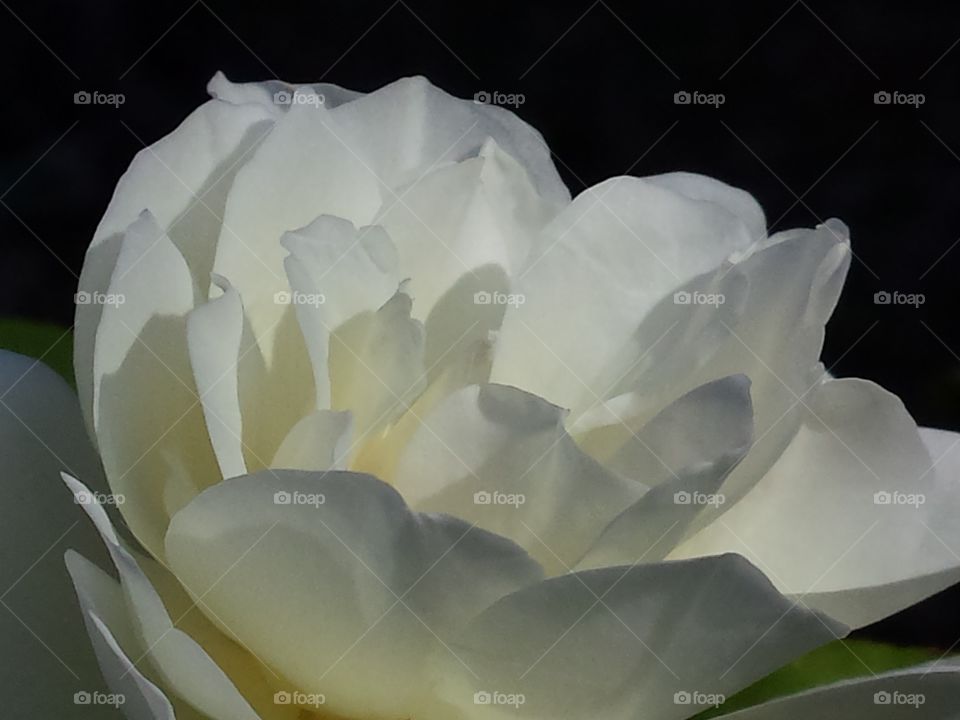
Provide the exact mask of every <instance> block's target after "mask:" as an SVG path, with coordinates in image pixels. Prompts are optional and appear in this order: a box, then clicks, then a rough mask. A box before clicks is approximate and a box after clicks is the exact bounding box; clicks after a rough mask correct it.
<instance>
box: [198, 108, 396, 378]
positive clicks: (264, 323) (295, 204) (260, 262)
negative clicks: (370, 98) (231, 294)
mask: <svg viewBox="0 0 960 720" xmlns="http://www.w3.org/2000/svg"><path fill="white" fill-rule="evenodd" d="M311 101H313V102H311ZM317 101H318V96H316V95H314V94H311V93H309V92H303V91H298V93H297V95H296V100H295V102H294V105H293V106H292V107H291V109H290V110H289V112H287V113H286V114H284V115H283V117H282V118H280V119H279V120H277V122H276V125H275V126H274V128H273V130H272V131H271V132H270V134H269V135H268V136H267V138H266V140H264V141H263V142H262V143H261V144H260V146H259V147H258V148H257V149H256V151H255V152H254V154H253V157H252V159H251V160H250V161H249V162H248V163H247V164H246V165H245V166H244V167H243V168H242V169H241V170H240V172H238V173H237V178H236V181H235V183H234V187H233V189H232V190H231V192H230V196H229V197H228V198H227V205H226V214H225V215H224V219H223V227H222V229H221V232H220V238H219V240H218V242H217V250H216V257H215V260H214V264H213V269H214V271H215V272H217V273H218V274H220V275H223V276H224V277H226V278H227V279H228V280H229V281H230V282H231V284H232V285H233V286H234V287H236V288H237V290H238V291H239V292H240V295H241V296H242V297H243V302H244V307H245V309H246V311H247V314H248V316H249V318H250V324H251V327H252V329H253V333H254V335H255V336H256V337H257V338H258V340H259V342H260V344H261V345H262V346H263V347H264V355H265V357H266V359H267V364H268V366H269V365H271V364H272V363H273V362H274V361H275V359H276V358H277V357H278V355H282V353H278V351H276V350H275V347H274V340H275V337H276V334H277V331H276V327H275V326H276V324H277V322H278V320H279V318H280V316H281V314H282V311H283V307H282V306H281V305H278V304H277V303H276V302H275V299H274V298H275V296H276V294H277V293H279V292H285V291H287V290H289V287H288V285H287V279H286V277H285V275H284V269H283V258H284V254H285V253H284V249H283V247H282V246H281V244H280V238H281V236H282V235H283V234H284V233H285V232H287V231H289V230H295V229H297V228H302V227H305V226H306V225H308V224H309V223H311V222H312V221H313V220H314V219H315V218H317V217H318V216H320V215H324V214H328V215H337V216H339V217H342V218H346V219H348V220H350V221H352V222H354V223H357V224H366V223H368V222H369V221H370V220H371V218H372V217H373V214H374V213H375V212H376V209H377V207H379V205H380V192H379V188H378V180H377V176H376V175H375V174H374V172H373V171H372V170H371V169H370V168H369V167H368V166H367V165H366V163H365V162H364V160H363V158H362V153H361V151H360V149H359V148H360V147H361V144H362V137H358V136H357V135H356V134H355V133H354V128H350V127H345V126H343V125H342V124H340V123H338V122H337V121H336V120H335V119H334V118H333V117H332V116H331V112H330V111H329V110H327V109H326V108H324V107H323V105H322V104H318V102H317Z"/></svg>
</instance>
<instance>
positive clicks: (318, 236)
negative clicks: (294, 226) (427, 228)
mask: <svg viewBox="0 0 960 720" xmlns="http://www.w3.org/2000/svg"><path fill="white" fill-rule="evenodd" d="M282 243H283V246H284V247H285V248H286V249H287V250H289V251H290V256H289V257H287V258H286V259H285V260H284V267H285V269H286V273H287V278H288V280H289V283H290V289H291V292H290V293H287V294H285V295H281V296H279V298H280V299H281V300H284V301H289V302H290V303H291V304H292V306H293V307H294V310H295V313H296V317H297V322H298V324H299V326H300V330H301V332H302V333H303V337H304V341H305V342H306V347H307V352H308V353H309V356H310V362H311V364H312V366H313V376H314V384H315V385H316V391H317V400H316V407H317V408H318V409H323V408H327V407H329V405H330V377H329V372H330V371H329V368H328V361H329V354H330V334H331V333H333V332H334V331H335V330H336V329H337V328H338V327H339V326H340V325H342V324H343V323H345V322H346V321H347V320H350V319H351V318H353V317H354V316H356V315H357V314H359V313H361V312H365V311H371V310H377V309H378V308H380V307H381V306H382V305H383V304H384V303H386V302H387V301H388V300H389V299H390V298H391V297H392V296H393V294H394V293H395V292H396V291H397V287H398V286H399V284H400V280H401V278H400V276H399V275H398V273H397V270H396V265H397V259H396V250H395V248H394V247H393V243H392V242H391V240H390V238H389V237H388V236H387V234H386V233H385V232H384V231H383V228H381V227H379V226H375V225H369V226H365V227H362V228H359V229H356V228H354V226H353V224H352V223H351V222H350V221H348V220H344V219H342V218H336V217H332V216H329V215H321V216H320V217H319V218H317V219H316V220H314V221H313V222H312V223H310V224H309V225H308V226H306V227H304V228H301V229H299V230H295V231H293V232H289V233H286V234H285V235H284V237H283V240H282Z"/></svg>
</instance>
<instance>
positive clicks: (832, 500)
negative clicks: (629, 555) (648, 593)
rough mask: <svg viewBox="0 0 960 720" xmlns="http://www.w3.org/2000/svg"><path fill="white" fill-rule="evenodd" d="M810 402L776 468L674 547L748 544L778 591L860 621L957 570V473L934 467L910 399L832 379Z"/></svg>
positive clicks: (708, 550) (682, 553)
mask: <svg viewBox="0 0 960 720" xmlns="http://www.w3.org/2000/svg"><path fill="white" fill-rule="evenodd" d="M803 410H804V413H803V414H804V420H803V424H802V426H801V428H800V430H799V431H798V432H797V434H796V435H795V437H794V438H793V440H792V441H791V443H790V445H789V447H788V448H787V449H786V451H785V452H784V453H783V455H782V456H781V457H780V459H779V460H778V461H777V462H776V464H774V465H773V467H772V468H771V469H770V471H769V472H768V473H767V474H766V475H765V476H764V477H763V478H762V479H761V480H760V481H759V482H758V483H757V484H756V486H755V487H754V488H753V489H752V490H751V491H750V492H749V493H748V494H747V495H746V496H745V497H744V498H743V499H742V500H740V501H739V502H738V503H737V504H736V505H734V506H733V507H732V508H731V509H730V510H729V511H728V512H727V513H726V514H724V515H723V516H722V517H720V518H719V519H718V520H717V521H715V522H714V523H713V524H711V525H710V526H708V527H707V528H705V529H704V530H702V531H700V532H699V533H698V534H697V535H695V536H694V537H693V538H691V539H690V540H689V541H687V542H685V543H684V544H683V545H681V546H680V547H679V548H678V549H677V551H676V553H675V556H678V557H690V556H693V555H704V554H713V553H719V552H726V551H736V552H740V553H743V554H744V555H746V556H747V557H748V558H750V559H751V560H752V561H753V562H755V563H756V564H757V565H758V566H759V567H760V568H761V569H763V570H764V571H765V572H767V574H768V575H769V577H770V578H771V580H773V581H774V582H775V583H776V584H777V586H778V587H779V588H780V590H781V591H783V592H787V593H791V594H795V595H797V596H799V597H800V600H801V601H802V602H803V603H804V604H806V605H809V606H810V607H815V608H820V609H822V610H823V611H825V612H827V613H829V614H830V615H831V616H833V617H836V618H838V619H839V620H841V621H843V622H845V623H847V624H848V625H851V626H861V625H866V624H868V623H870V622H874V621H876V620H879V619H881V618H882V617H884V616H886V615H888V614H890V613H892V612H895V611H896V610H899V609H901V608H903V607H906V606H908V605H910V604H912V603H914V602H917V601H919V600H921V599H923V598H924V597H926V596H927V595H929V594H931V593H932V592H935V591H936V590H939V589H942V588H943V587H945V586H946V585H948V584H949V583H950V582H951V578H952V579H953V580H955V579H956V578H957V577H960V557H958V555H957V554H956V548H957V547H958V545H960V543H958V540H960V537H958V535H957V531H956V523H955V518H956V514H957V512H958V510H960V492H958V486H957V484H956V480H955V476H954V477H951V478H950V481H948V482H946V483H944V482H943V481H942V476H940V474H939V473H938V472H937V471H936V470H934V469H932V468H933V465H934V463H933V460H932V459H931V458H930V455H929V453H928V452H927V449H926V447H925V446H924V444H923V442H922V441H921V438H920V435H919V434H918V432H917V427H916V425H915V423H914V422H913V420H912V419H911V418H910V416H909V415H908V414H907V412H906V410H905V409H904V407H903V405H902V403H901V402H900V401H899V400H898V399H897V398H896V397H895V396H893V395H891V394H890V393H888V392H886V391H884V390H883V389H881V388H879V387H878V386H876V385H874V384H872V383H869V382H867V381H864V380H857V379H846V380H828V381H826V382H824V383H823V384H822V385H820V386H819V387H817V388H816V389H815V390H814V391H813V392H812V393H811V394H810V396H809V398H808V399H807V400H806V401H805V406H804V408H803ZM931 576H932V577H931Z"/></svg>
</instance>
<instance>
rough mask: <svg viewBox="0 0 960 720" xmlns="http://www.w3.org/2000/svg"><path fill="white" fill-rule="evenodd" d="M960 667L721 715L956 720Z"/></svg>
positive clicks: (909, 673)
mask: <svg viewBox="0 0 960 720" xmlns="http://www.w3.org/2000/svg"><path fill="white" fill-rule="evenodd" d="M958 698H960V668H958V667H957V666H956V664H948V663H944V664H943V665H940V664H936V665H933V666H920V667H916V668H910V669H908V670H898V671H896V672H890V673H884V674H883V675H875V676H874V677H868V678H862V679H858V680H851V681H847V682H841V683H836V684H834V685H826V686H824V687H818V688H815V689H813V690H809V691H807V692H804V693H800V694H797V695H791V696H789V697H783V698H777V699H776V700H772V701H770V702H767V703H763V704H762V705H756V706H754V707H750V708H746V709H745V710H740V711H739V712H735V713H732V714H730V715H724V716H723V717H724V718H728V720H807V719H808V718H818V720H848V718H860V717H864V718H870V719H871V720H910V719H914V718H918V717H923V718H924V720H956V718H958V717H960V699H958Z"/></svg>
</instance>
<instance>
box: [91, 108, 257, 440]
mask: <svg viewBox="0 0 960 720" xmlns="http://www.w3.org/2000/svg"><path fill="white" fill-rule="evenodd" d="M269 118H270V115H269V114H268V113H267V112H266V111H265V110H264V109H263V108H259V107H255V106H247V107H235V106H233V105H229V104H227V103H222V102H216V101H214V102H208V103H206V104H204V105H202V106H200V107H199V108H197V110H195V111H194V112H193V113H192V114H191V115H190V116H188V117H187V119H186V120H184V121H183V123H181V125H180V126H179V127H178V128H177V129H176V130H174V131H173V132H172V133H171V134H170V135H168V136H167V137H165V138H163V139H162V140H160V141H158V142H157V143H155V144H153V145H151V146H150V147H148V148H145V149H143V150H141V151H140V152H139V153H137V156H136V157H135V158H134V160H133V162H132V163H131V164H130V168H129V169H128V170H127V172H126V173H125V174H124V176H123V178H121V180H120V182H119V183H118V185H117V188H116V190H115V191H114V194H113V198H112V199H111V201H110V205H109V207H108V208H107V211H106V213H105V214H104V216H103V219H102V220H101V221H100V225H99V226H98V227H97V231H96V233H95V234H94V239H93V242H92V244H91V245H90V248H89V249H88V250H87V255H86V258H85V259H84V263H83V270H82V272H81V273H80V287H79V291H80V292H81V293H84V292H85V293H92V292H94V291H105V290H106V288H107V285H108V284H109V282H110V277H111V275H112V274H113V270H114V266H115V265H116V261H117V253H118V251H119V246H120V241H121V238H122V236H123V233H124V232H125V230H126V228H127V227H128V226H129V225H130V224H131V223H133V222H134V221H135V220H136V219H137V217H138V216H139V215H140V213H141V212H142V211H143V210H144V209H149V210H150V211H151V212H152V213H153V215H154V217H155V218H156V219H157V222H158V224H159V225H160V226H161V227H162V228H164V229H165V230H166V231H167V233H168V235H169V236H170V238H171V240H172V241H173V242H174V243H175V244H176V245H177V246H178V247H179V249H180V251H181V252H182V253H183V254H184V256H185V257H186V258H187V261H188V262H189V263H190V265H191V269H192V273H193V277H194V279H195V281H196V282H197V284H198V285H199V287H200V288H201V289H205V288H206V287H207V284H208V283H209V271H210V267H211V265H212V262H213V249H214V245H215V242H216V238H217V235H218V233H219V227H220V222H221V218H222V217H223V208H224V203H225V199H226V194H227V192H228V190H229V188H230V187H231V186H232V184H233V178H234V175H235V173H236V170H237V168H239V167H241V166H242V165H243V163H244V162H245V161H246V160H247V159H248V158H249V157H250V151H251V148H253V147H254V146H255V145H256V144H257V143H258V142H259V141H260V139H262V138H263V137H264V135H265V133H266V132H267V131H268V130H269V128H270V122H269ZM102 310H103V306H102V305H98V304H93V303H91V304H80V305H78V306H77V313H76V333H75V334H76V351H75V352H74V367H75V371H76V376H77V387H78V388H79V391H80V400H81V404H82V405H83V407H84V414H85V420H86V421H87V426H88V428H91V429H92V428H93V345H94V338H95V335H96V332H97V326H98V325H99V324H100V316H101V312H102Z"/></svg>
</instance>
